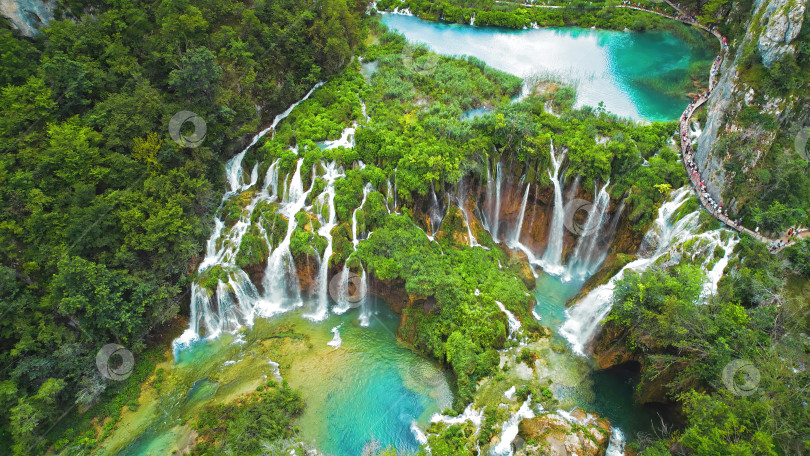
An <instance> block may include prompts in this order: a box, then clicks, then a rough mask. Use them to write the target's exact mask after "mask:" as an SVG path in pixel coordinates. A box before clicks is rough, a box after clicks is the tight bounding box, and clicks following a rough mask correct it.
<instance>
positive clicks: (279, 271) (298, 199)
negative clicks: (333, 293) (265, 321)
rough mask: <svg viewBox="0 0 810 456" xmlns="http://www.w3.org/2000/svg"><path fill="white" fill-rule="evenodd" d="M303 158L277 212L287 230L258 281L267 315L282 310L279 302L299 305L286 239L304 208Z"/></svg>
mask: <svg viewBox="0 0 810 456" xmlns="http://www.w3.org/2000/svg"><path fill="white" fill-rule="evenodd" d="M303 162H304V159H303V158H300V159H298V161H297V162H296V165H295V172H294V173H293V176H292V178H291V179H290V183H289V184H288V186H287V192H286V194H285V195H284V201H283V202H282V204H281V209H280V210H279V212H280V213H281V214H282V215H283V216H284V217H285V218H286V219H287V233H286V234H285V235H284V239H283V240H282V241H281V243H279V245H278V247H276V249H275V250H273V252H272V253H271V254H270V257H269V258H268V259H267V266H266V267H265V271H264V277H263V278H262V285H263V287H264V294H265V297H266V298H267V301H268V302H267V306H266V307H265V308H264V309H263V311H262V315H263V316H271V315H273V314H276V313H279V312H282V311H283V307H282V304H283V303H285V302H290V301H292V306H293V307H298V306H300V305H301V289H300V285H299V282H298V272H297V271H296V270H295V262H294V260H293V257H292V252H290V240H291V239H292V234H293V231H295V228H296V227H297V226H298V222H297V221H296V220H295V214H297V213H298V212H299V211H300V210H301V209H303V208H304V204H305V203H306V198H307V194H308V192H304V183H303V182H302V181H301V165H302V164H303Z"/></svg>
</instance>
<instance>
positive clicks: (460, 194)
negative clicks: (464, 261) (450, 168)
mask: <svg viewBox="0 0 810 456" xmlns="http://www.w3.org/2000/svg"><path fill="white" fill-rule="evenodd" d="M466 201H467V190H466V187H465V185H464V180H463V179H462V180H461V181H460V182H459V183H458V186H456V204H457V205H458V209H459V210H460V211H461V215H462V216H464V224H465V225H466V226H467V237H468V238H469V244H470V247H478V246H480V244H479V243H478V240H477V239H476V238H475V236H474V235H473V232H472V224H471V223H470V215H469V214H468V213H467V209H466V208H465V207H464V206H465V203H466Z"/></svg>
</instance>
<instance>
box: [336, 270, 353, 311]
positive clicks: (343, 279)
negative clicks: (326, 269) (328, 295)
mask: <svg viewBox="0 0 810 456" xmlns="http://www.w3.org/2000/svg"><path fill="white" fill-rule="evenodd" d="M350 274H351V271H349V267H348V266H346V265H345V264H344V265H343V270H342V271H340V283H339V284H338V289H337V296H338V299H337V305H336V306H335V307H333V308H332V311H333V312H335V313H336V314H338V315H343V314H344V313H346V311H348V310H349V309H351V307H352V306H351V304H350V303H349V275H350ZM332 280H334V279H332Z"/></svg>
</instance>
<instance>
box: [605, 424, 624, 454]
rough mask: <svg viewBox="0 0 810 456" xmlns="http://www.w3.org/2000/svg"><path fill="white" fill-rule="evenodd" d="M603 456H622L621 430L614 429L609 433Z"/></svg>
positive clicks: (622, 438)
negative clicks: (608, 441)
mask: <svg viewBox="0 0 810 456" xmlns="http://www.w3.org/2000/svg"><path fill="white" fill-rule="evenodd" d="M605 456H624V433H622V430H621V429H619V428H617V427H614V428H612V429H611V432H610V443H608V447H607V451H605Z"/></svg>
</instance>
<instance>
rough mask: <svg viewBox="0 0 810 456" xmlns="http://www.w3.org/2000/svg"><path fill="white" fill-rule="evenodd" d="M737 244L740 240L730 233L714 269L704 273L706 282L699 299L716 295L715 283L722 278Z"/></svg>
mask: <svg viewBox="0 0 810 456" xmlns="http://www.w3.org/2000/svg"><path fill="white" fill-rule="evenodd" d="M716 231H717V232H718V234H719V233H720V232H728V231H726V230H722V229H721V230H716ZM739 242H740V239H739V238H738V237H737V235H736V234H733V233H732V235H731V236H730V237H729V238H728V241H726V244H725V245H723V249H724V250H725V253H724V254H723V257H722V258H720V259H719V260H717V263H715V264H714V267H712V269H711V270H710V271H708V272H707V273H706V279H707V280H706V283H705V284H704V285H703V292H702V293H701V297H702V298H703V299H704V300H706V299H708V298H709V297H710V296H712V295H714V294H715V293H717V283H718V282H720V279H721V278H723V271H724V270H725V269H726V266H728V261H729V260H730V259H731V255H732V253H733V252H734V247H735V246H736V245H737V244H739ZM721 243H722V242H718V244H717V245H718V246H719V245H720V244H721ZM712 250H714V248H712ZM713 257H714V255H712V256H710V257H709V258H710V259H711V258H713ZM707 261H708V260H707Z"/></svg>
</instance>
